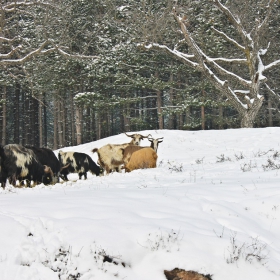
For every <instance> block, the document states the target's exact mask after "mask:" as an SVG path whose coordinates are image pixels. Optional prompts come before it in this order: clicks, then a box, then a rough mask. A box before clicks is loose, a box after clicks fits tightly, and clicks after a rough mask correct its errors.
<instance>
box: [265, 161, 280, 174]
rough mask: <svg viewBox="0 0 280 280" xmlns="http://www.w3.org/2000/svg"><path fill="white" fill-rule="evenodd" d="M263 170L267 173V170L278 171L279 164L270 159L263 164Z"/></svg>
mask: <svg viewBox="0 0 280 280" xmlns="http://www.w3.org/2000/svg"><path fill="white" fill-rule="evenodd" d="M262 167H263V170H264V171H268V170H275V169H280V164H276V163H275V162H274V161H273V160H271V159H270V158H269V159H268V160H267V164H266V165H265V164H263V166H262Z"/></svg>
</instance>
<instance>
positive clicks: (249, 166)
mask: <svg viewBox="0 0 280 280" xmlns="http://www.w3.org/2000/svg"><path fill="white" fill-rule="evenodd" d="M256 167H257V164H256V163H252V161H251V160H250V162H249V163H244V164H242V165H241V170H242V171H243V172H248V171H251V170H252V168H256Z"/></svg>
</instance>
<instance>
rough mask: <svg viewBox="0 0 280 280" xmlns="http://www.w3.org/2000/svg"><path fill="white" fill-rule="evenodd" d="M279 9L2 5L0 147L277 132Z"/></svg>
mask: <svg viewBox="0 0 280 280" xmlns="http://www.w3.org/2000/svg"><path fill="white" fill-rule="evenodd" d="M279 11H280V4H279V1H278V2H277V1H274V0H261V1H245V3H244V1H241V0H238V1H234V3H229V1H222V0H221V1H218V0H202V1H190V0H182V1H179V0H178V1H175V2H174V1H169V0H165V1H156V0H153V1H148V0H147V1H144V0H143V1H136V0H125V1H118V0H106V1H99V0H94V1H89V0H83V1H69V0H62V1H57V0H50V1H44V0H37V1H34V0H29V1H28V0H27V1H2V3H1V14H0V68H1V72H0V89H1V104H0V105H1V107H0V110H1V112H0V117H1V119H0V137H1V142H2V145H5V144H7V143H19V144H23V145H25V144H29V145H35V146H41V147H43V146H45V147H50V148H53V149H57V148H60V147H64V146H69V145H77V144H81V143H85V142H90V141H93V140H97V139H100V138H103V137H107V136H110V135H115V134H118V133H122V132H127V131H139V130H145V129H185V130H197V129H226V128H239V127H266V126H278V125H279V120H280V118H279V85H280V79H279V77H280V75H279V74H280V73H279V70H280V57H279V49H280V48H279V47H280V46H279V45H280V33H279V22H280V18H279V17H280V13H279Z"/></svg>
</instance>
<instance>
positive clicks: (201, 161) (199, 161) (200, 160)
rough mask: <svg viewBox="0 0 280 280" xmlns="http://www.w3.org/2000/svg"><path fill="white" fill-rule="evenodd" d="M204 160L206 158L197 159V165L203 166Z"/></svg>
mask: <svg viewBox="0 0 280 280" xmlns="http://www.w3.org/2000/svg"><path fill="white" fill-rule="evenodd" d="M203 159H204V157H203V158H202V159H197V160H196V161H195V162H196V164H202V163H203Z"/></svg>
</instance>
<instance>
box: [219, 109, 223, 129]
mask: <svg viewBox="0 0 280 280" xmlns="http://www.w3.org/2000/svg"><path fill="white" fill-rule="evenodd" d="M223 119H224V108H223V105H219V129H223V128H224V126H223Z"/></svg>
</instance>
